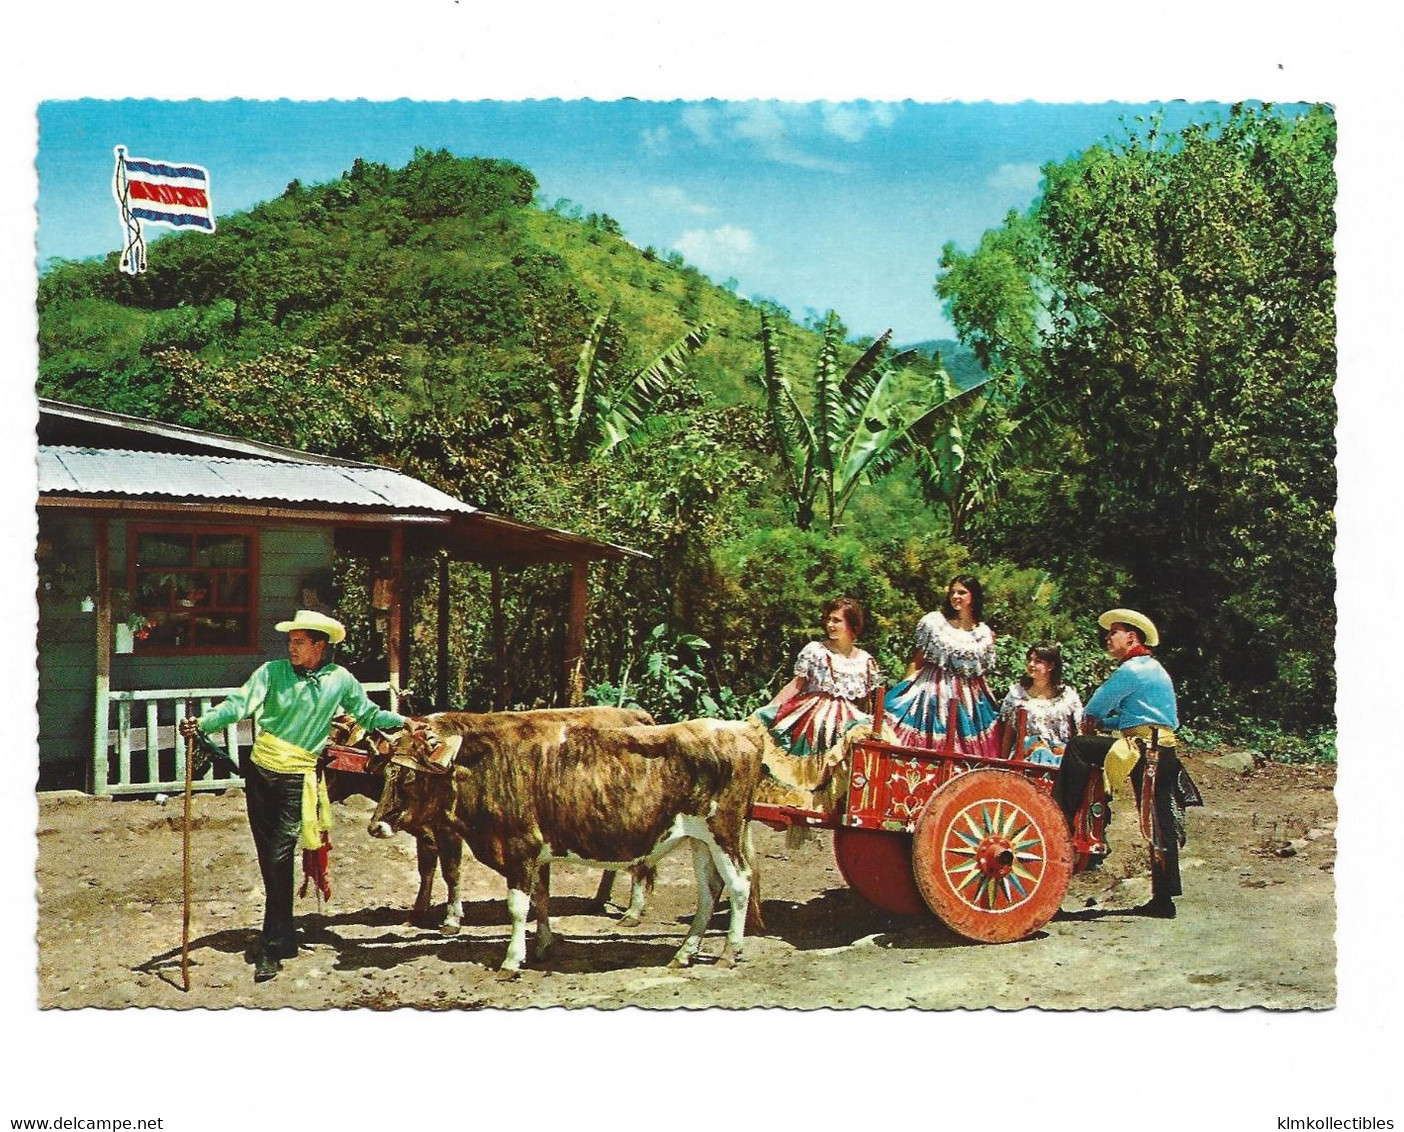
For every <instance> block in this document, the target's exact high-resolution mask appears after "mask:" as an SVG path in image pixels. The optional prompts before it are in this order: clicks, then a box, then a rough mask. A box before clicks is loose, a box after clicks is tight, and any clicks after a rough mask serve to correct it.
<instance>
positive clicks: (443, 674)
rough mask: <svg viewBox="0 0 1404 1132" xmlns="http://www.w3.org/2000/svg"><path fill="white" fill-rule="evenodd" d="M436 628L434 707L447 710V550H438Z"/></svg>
mask: <svg viewBox="0 0 1404 1132" xmlns="http://www.w3.org/2000/svg"><path fill="white" fill-rule="evenodd" d="M435 622H436V626H435V627H436V629H437V630H438V640H437V642H436V643H437V646H438V649H437V654H436V656H435V661H436V669H437V671H436V672H435V677H436V679H435V683H434V707H435V708H436V709H437V710H438V711H446V710H448V679H449V557H448V552H447V551H442V550H441V551H439V603H438V615H437V616H436V617H435Z"/></svg>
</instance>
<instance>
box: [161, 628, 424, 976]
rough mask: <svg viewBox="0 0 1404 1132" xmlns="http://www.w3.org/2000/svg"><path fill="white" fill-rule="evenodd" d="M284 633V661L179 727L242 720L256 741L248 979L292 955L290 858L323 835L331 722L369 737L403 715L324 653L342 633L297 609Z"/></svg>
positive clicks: (191, 731)
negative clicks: (320, 759) (254, 921)
mask: <svg viewBox="0 0 1404 1132" xmlns="http://www.w3.org/2000/svg"><path fill="white" fill-rule="evenodd" d="M275 628H277V630H278V632H280V633H286V634H287V635H288V659H287V660H271V661H269V662H268V663H267V664H263V665H260V666H259V667H258V668H257V669H255V671H254V673H253V675H252V676H250V677H249V679H248V681H247V682H246V683H245V684H244V686H243V687H242V688H240V689H239V690H238V691H237V692H235V693H234V694H233V695H232V696H230V697H229V698H228V699H226V700H224V701H223V702H222V703H219V704H217V705H215V706H214V707H212V708H210V709H209V711H207V712H205V713H204V714H203V715H201V716H199V717H195V716H191V717H189V718H187V719H184V720H182V721H181V724H180V730H181V734H182V735H186V736H194V735H195V734H196V733H197V732H205V733H207V734H208V733H210V732H214V731H221V730H223V729H224V728H226V727H228V726H230V725H231V724H233V723H236V722H238V721H239V720H241V719H245V718H247V717H249V716H253V717H254V718H255V722H256V725H257V735H256V737H255V739H254V744H253V749H252V751H251V752H250V755H249V759H248V761H247V762H246V763H245V764H244V767H243V768H242V769H243V772H244V792H245V798H246V800H247V805H248V812H249V829H250V830H251V831H252V833H253V839H254V847H255V848H256V849H257V850H258V865H259V869H260V870H261V871H262V873H263V894H264V912H263V935H262V938H261V940H260V943H259V946H258V948H257V949H256V951H255V956H254V980H255V981H256V982H265V981H267V980H268V979H271V978H273V977H274V976H276V975H277V974H278V971H279V970H280V968H281V962H280V961H281V960H283V959H291V958H292V957H293V956H295V955H296V954H297V937H296V935H295V933H294V931H293V881H294V878H293V871H294V857H295V856H296V853H295V850H296V849H297V847H298V845H299V844H300V845H301V846H302V847H303V848H304V849H313V850H316V849H320V848H321V847H322V845H323V841H324V837H323V833H324V831H325V830H327V829H329V828H330V825H331V822H330V818H331V807H330V801H329V800H328V798H327V794H326V787H325V785H323V784H322V783H321V782H320V781H319V777H318V775H317V756H318V754H319V753H320V752H321V750H322V748H323V747H324V746H325V745H326V742H327V735H328V733H329V731H330V729H331V721H332V719H333V717H335V716H337V715H340V714H342V713H343V712H344V713H347V714H349V715H351V716H352V717H353V718H354V719H355V720H356V722H357V723H359V724H360V725H361V726H362V727H364V728H366V729H367V730H369V729H371V728H376V727H382V728H399V727H403V726H404V724H405V719H404V716H401V715H397V714H396V713H395V712H393V711H384V710H382V709H381V708H380V707H378V706H377V705H376V704H374V703H372V702H371V701H370V699H369V698H368V697H367V696H366V692H365V689H364V688H362V687H361V685H360V683H359V682H358V681H357V680H356V678H355V677H354V676H352V675H351V673H349V672H348V671H346V669H344V668H342V667H341V666H340V665H337V664H333V663H331V661H330V659H329V656H328V653H329V652H330V650H331V649H332V647H333V646H335V645H337V644H340V643H341V641H343V640H344V639H345V638H346V627H345V626H344V625H342V624H341V622H340V621H337V620H336V619H335V618H332V617H328V616H327V615H326V614H324V613H318V612H316V611H315V610H310V609H299V610H298V611H297V616H295V617H294V618H293V619H292V620H291V621H280V622H279V623H278V624H277V626H275Z"/></svg>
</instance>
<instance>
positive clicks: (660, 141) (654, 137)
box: [643, 126, 672, 157]
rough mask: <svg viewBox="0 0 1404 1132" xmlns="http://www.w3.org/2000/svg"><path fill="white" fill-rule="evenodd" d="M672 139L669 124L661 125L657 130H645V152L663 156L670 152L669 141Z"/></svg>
mask: <svg viewBox="0 0 1404 1132" xmlns="http://www.w3.org/2000/svg"><path fill="white" fill-rule="evenodd" d="M671 140H672V134H671V133H669V131H668V127H667V126H659V127H658V128H657V129H656V130H645V131H644V132H643V147H644V152H645V153H648V154H652V155H653V156H654V157H661V156H662V155H663V154H665V153H667V152H668V143H669V142H670V141H671Z"/></svg>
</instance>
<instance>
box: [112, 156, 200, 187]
mask: <svg viewBox="0 0 1404 1132" xmlns="http://www.w3.org/2000/svg"><path fill="white" fill-rule="evenodd" d="M126 164H127V169H128V171H129V172H136V173H151V174H153V175H154V176H157V177H191V178H193V179H194V180H197V181H204V180H208V178H207V177H206V176H205V171H204V170H203V169H200V168H198V167H196V166H194V165H162V164H161V163H160V162H157V161H140V160H133V159H132V158H127V162H126Z"/></svg>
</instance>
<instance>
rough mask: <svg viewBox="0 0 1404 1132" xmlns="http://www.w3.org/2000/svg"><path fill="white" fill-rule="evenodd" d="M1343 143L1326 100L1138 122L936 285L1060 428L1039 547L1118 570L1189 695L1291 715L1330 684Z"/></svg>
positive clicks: (1310, 706) (1071, 168) (1323, 714)
mask: <svg viewBox="0 0 1404 1132" xmlns="http://www.w3.org/2000/svg"><path fill="white" fill-rule="evenodd" d="M1334 153H1335V120H1334V118H1333V116H1332V115H1331V113H1330V112H1329V111H1328V110H1326V109H1324V108H1320V107H1316V108H1311V109H1309V110H1308V111H1306V112H1304V113H1300V114H1295V115H1289V114H1285V113H1280V112H1278V111H1276V110H1275V109H1273V108H1271V107H1263V108H1250V107H1246V106H1238V107H1235V108H1234V109H1233V111H1232V113H1231V114H1230V115H1229V117H1228V119H1227V120H1226V121H1223V122H1218V123H1212V124H1195V125H1191V126H1189V127H1187V128H1185V129H1184V130H1183V131H1181V132H1180V133H1178V134H1166V133H1163V132H1162V130H1161V127H1160V123H1159V122H1158V121H1156V120H1151V121H1149V122H1140V123H1138V124H1135V125H1133V126H1131V127H1128V130H1127V134H1126V137H1125V138H1124V139H1123V140H1121V141H1119V142H1108V143H1106V144H1103V145H1098V146H1095V147H1093V148H1092V149H1090V150H1088V151H1087V152H1085V153H1083V154H1081V155H1080V156H1078V157H1076V158H1074V159H1072V160H1070V161H1066V162H1063V163H1060V164H1056V165H1050V166H1047V167H1046V168H1045V170H1044V174H1045V178H1046V188H1045V191H1044V194H1043V196H1042V197H1041V199H1040V200H1039V201H1037V202H1036V203H1035V205H1034V206H1033V207H1032V208H1031V209H1030V210H1029V212H1028V213H1027V214H1026V215H1025V216H1022V217H1013V216H1011V217H1010V218H1009V219H1008V220H1007V221H1006V224H1005V226H1004V228H1003V229H1001V230H1000V231H999V232H997V233H992V234H987V235H986V237H985V239H984V240H982V242H981V245H980V247H979V248H978V249H977V250H976V251H975V252H973V253H970V254H968V255H967V254H964V253H961V252H959V251H958V250H957V249H955V248H954V247H953V246H951V245H947V247H946V249H945V251H944V253H943V256H942V267H943V269H944V274H943V275H942V277H941V278H940V280H939V281H938V283H937V291H938V294H940V295H941V297H942V298H944V299H946V301H947V303H948V304H949V309H950V311H951V316H952V318H953V320H954V321H955V323H956V325H957V328H958V329H959V331H960V333H961V335H962V337H963V338H964V339H966V340H967V341H970V342H971V344H972V345H973V347H974V348H975V350H976V352H977V353H978V354H980V356H981V360H982V361H984V362H986V363H987V364H991V365H993V366H994V367H996V368H999V369H1003V370H1006V371H1008V372H1009V373H1011V374H1013V375H1015V377H1016V380H1017V381H1018V382H1019V384H1020V389H1021V391H1022V395H1023V401H1022V409H1019V408H1016V409H1015V410H1014V412H1015V416H1016V419H1017V414H1018V412H1020V411H1029V410H1030V408H1031V407H1032V406H1033V405H1035V404H1037V405H1039V406H1041V407H1042V408H1043V409H1045V410H1046V411H1047V413H1048V423H1047V427H1046V428H1045V430H1044V431H1045V433H1056V432H1057V431H1058V429H1059V428H1060V427H1061V428H1062V429H1063V430H1065V431H1063V432H1062V435H1061V437H1060V439H1061V440H1062V441H1063V445H1062V452H1061V463H1060V464H1059V465H1057V466H1054V467H1050V468H1049V469H1047V470H1048V471H1049V473H1050V474H1049V475H1048V476H1047V478H1046V481H1045V483H1044V486H1043V488H1042V490H1035V491H1032V492H1030V495H1031V497H1032V498H1031V500H1030V502H1033V500H1035V499H1038V498H1041V499H1044V500H1047V501H1048V502H1049V504H1050V506H1051V507H1053V508H1055V509H1056V508H1059V507H1061V508H1064V510H1065V511H1070V512H1071V513H1072V514H1073V515H1074V516H1078V517H1079V521H1076V522H1074V523H1070V524H1067V525H1066V526H1065V527H1064V528H1063V529H1061V530H1059V529H1049V528H1047V527H1045V528H1043V535H1044V537H1045V542H1044V553H1045V555H1046V560H1047V562H1048V563H1049V564H1050V565H1054V566H1056V568H1058V569H1059V570H1060V571H1062V572H1065V573H1067V574H1068V575H1069V576H1074V575H1075V574H1076V573H1077V571H1078V567H1079V565H1080V564H1081V563H1082V562H1084V561H1086V559H1087V558H1088V557H1092V558H1095V559H1097V560H1100V561H1101V562H1103V563H1107V564H1111V565H1113V566H1115V567H1116V568H1119V569H1122V570H1124V571H1125V572H1126V574H1127V576H1128V578H1129V584H1128V586H1127V589H1126V590H1125V591H1123V592H1122V593H1121V594H1119V595H1116V596H1117V597H1118V598H1119V599H1120V600H1124V601H1126V602H1127V603H1128V604H1141V603H1144V604H1145V605H1146V606H1147V607H1148V608H1149V609H1152V610H1154V611H1156V613H1157V614H1158V615H1159V617H1158V620H1160V621H1161V622H1163V623H1164V625H1165V629H1166V633H1165V637H1166V640H1167V641H1168V642H1169V648H1170V651H1171V652H1172V653H1173V654H1174V655H1175V656H1177V657H1178V658H1179V660H1180V661H1181V663H1180V666H1179V671H1180V672H1181V673H1183V674H1184V680H1185V683H1186V684H1187V690H1188V691H1189V694H1190V699H1191V700H1194V701H1198V702H1199V703H1201V704H1203V703H1206V702H1214V703H1215V704H1216V706H1217V707H1219V708H1220V709H1221V710H1222V709H1223V708H1225V707H1226V706H1227V707H1232V706H1238V707H1239V708H1241V709H1243V710H1247V711H1250V712H1256V713H1261V714H1270V715H1273V716H1275V717H1277V718H1282V719H1289V720H1292V721H1293V722H1295V723H1298V724H1302V725H1306V724H1311V723H1319V722H1320V721H1323V720H1327V719H1329V718H1330V717H1331V713H1332V707H1333V699H1334V694H1333V693H1334V675H1333V648H1332V644H1333V639H1334V607H1333V592H1334V584H1335V583H1334V570H1333V565H1332V549H1333V543H1334V533H1335V527H1334V519H1333V513H1332V508H1333V506H1334V502H1335V485H1336V480H1335V471H1334V456H1335V441H1334V428H1335V419H1336V413H1335V403H1334V399H1333V393H1332V388H1333V382H1334V377H1335V370H1336V353H1335V320H1334V314H1333V311H1334V301H1335V274H1334V267H1333V261H1332V256H1333V251H1332V240H1333V236H1334V230H1335V219H1334V212H1333V205H1334V199H1335V176H1334V171H1333V168H1332V161H1333V157H1334ZM1028 486H1029V485H1027V484H1026V485H1025V487H1026V488H1027V487H1028ZM1067 501H1071V502H1070V503H1068V502H1067ZM1036 505H1037V504H1036V503H1034V506H1036ZM1030 518H1031V520H1032V521H1034V522H1037V521H1038V519H1037V516H1036V515H1035V514H1031V515H1030ZM1006 524H1007V525H1006V530H1007V529H1008V527H1016V526H1018V524H1019V521H1018V520H1017V519H1013V520H1006Z"/></svg>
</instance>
